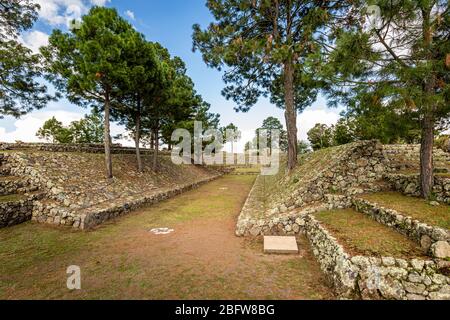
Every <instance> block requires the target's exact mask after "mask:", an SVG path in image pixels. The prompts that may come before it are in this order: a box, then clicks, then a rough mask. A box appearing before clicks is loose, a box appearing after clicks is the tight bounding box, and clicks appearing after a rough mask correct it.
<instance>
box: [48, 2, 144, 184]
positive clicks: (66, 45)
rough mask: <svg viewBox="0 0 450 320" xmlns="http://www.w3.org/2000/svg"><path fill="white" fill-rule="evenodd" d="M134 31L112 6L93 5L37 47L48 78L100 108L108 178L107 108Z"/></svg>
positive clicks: (119, 92) (122, 76)
mask: <svg viewBox="0 0 450 320" xmlns="http://www.w3.org/2000/svg"><path fill="white" fill-rule="evenodd" d="M135 36H136V31H135V30H134V29H133V27H132V26H131V25H130V24H129V23H128V22H127V21H126V20H124V19H122V18H121V17H120V16H119V15H118V13H117V11H116V10H115V9H110V8H103V7H93V8H92V9H91V10H90V11H89V14H87V15H85V16H83V18H82V23H81V25H80V27H79V28H76V29H73V30H72V31H71V32H67V33H63V32H62V31H60V30H54V31H53V33H52V35H51V36H50V38H49V45H48V46H47V47H46V48H42V49H41V51H42V53H43V55H44V57H45V59H46V63H47V65H46V67H47V69H48V73H49V74H48V76H47V77H48V79H49V80H50V81H52V82H53V83H54V84H55V87H56V88H57V89H58V90H59V91H61V92H65V93H66V95H67V97H68V99H69V101H71V102H73V103H76V104H79V105H87V104H91V103H93V102H94V103H98V104H99V105H101V107H102V108H103V111H104V137H103V140H104V145H105V164H106V177H107V178H112V176H113V172H112V161H111V136H110V112H111V108H114V107H118V106H119V104H118V98H119V97H122V96H123V87H122V86H121V85H122V84H123V83H124V82H126V79H127V75H128V74H129V73H130V71H129V67H128V62H127V60H126V58H125V57H126V52H127V49H128V48H129V42H130V41H131V40H132V39H134V38H135Z"/></svg>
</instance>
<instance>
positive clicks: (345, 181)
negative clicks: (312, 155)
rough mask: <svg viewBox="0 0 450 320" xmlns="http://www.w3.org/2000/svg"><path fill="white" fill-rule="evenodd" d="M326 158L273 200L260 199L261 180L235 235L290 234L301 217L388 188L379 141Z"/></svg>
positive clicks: (339, 150)
mask: <svg viewBox="0 0 450 320" xmlns="http://www.w3.org/2000/svg"><path fill="white" fill-rule="evenodd" d="M327 156H328V157H329V159H325V160H327V163H326V164H324V165H323V166H322V167H316V168H314V170H317V171H316V172H314V173H313V174H311V177H305V179H304V180H301V181H300V182H298V183H297V184H293V183H286V185H282V186H281V187H279V189H280V190H279V191H278V193H277V194H276V195H275V196H272V199H261V196H260V195H259V194H260V191H259V190H258V188H259V189H261V188H264V186H262V183H263V182H262V181H261V179H263V178H262V176H258V178H257V179H256V181H255V184H254V186H253V188H252V190H251V192H250V194H249V196H248V198H247V201H246V203H245V204H244V207H243V208H242V210H241V213H240V215H239V217H238V222H237V225H236V235H238V236H242V235H248V234H251V235H258V234H264V235H268V234H284V233H286V234H289V232H291V230H297V226H296V223H295V220H296V219H297V217H298V215H299V214H301V213H305V212H315V211H317V210H319V209H321V208H323V206H325V207H334V208H341V207H348V206H349V205H351V203H350V200H349V198H348V196H349V195H353V194H358V193H362V192H367V191H378V190H381V189H383V188H385V187H386V186H385V185H383V183H382V182H381V180H382V178H383V173H384V171H385V169H386V166H385V160H384V156H383V153H382V145H381V144H379V143H378V142H377V141H359V142H355V143H350V144H347V145H344V146H339V147H335V148H330V150H329V153H328V155H327ZM295 174H296V173H293V174H292V175H295ZM280 221H281V222H280ZM282 225H283V226H284V227H282Z"/></svg>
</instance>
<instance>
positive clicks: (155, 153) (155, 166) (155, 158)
mask: <svg viewBox="0 0 450 320" xmlns="http://www.w3.org/2000/svg"><path fill="white" fill-rule="evenodd" d="M158 131H159V130H158V129H155V131H154V132H153V138H154V145H155V148H154V149H153V171H157V170H158V149H159V139H158Z"/></svg>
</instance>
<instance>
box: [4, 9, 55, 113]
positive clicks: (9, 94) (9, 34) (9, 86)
mask: <svg viewBox="0 0 450 320" xmlns="http://www.w3.org/2000/svg"><path fill="white" fill-rule="evenodd" d="M38 10H39V5H37V4H35V3H33V2H32V1H30V0H23V1H16V0H2V1H1V2H0V118H2V117H3V116H5V115H10V116H14V117H20V116H22V115H24V114H26V113H28V112H30V111H32V110H33V109H41V108H43V107H45V106H46V104H47V102H48V101H49V100H51V99H53V97H52V96H51V95H49V94H48V93H47V87H46V86H45V85H43V84H41V83H40V82H39V81H38V80H37V78H39V77H41V76H42V71H43V70H42V68H41V67H40V60H41V57H40V55H38V54H33V53H32V51H31V50H30V49H28V48H26V47H25V46H23V45H22V44H21V43H19V42H18V41H17V38H18V37H19V35H20V32H22V31H24V30H27V29H29V28H31V27H32V26H33V23H34V21H35V20H36V19H37V16H38Z"/></svg>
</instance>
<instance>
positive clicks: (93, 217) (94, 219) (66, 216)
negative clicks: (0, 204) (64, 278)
mask: <svg viewBox="0 0 450 320" xmlns="http://www.w3.org/2000/svg"><path fill="white" fill-rule="evenodd" d="M220 176H221V174H217V175H215V176H213V177H209V178H206V179H203V180H201V181H198V182H195V183H191V184H186V185H183V186H180V187H176V188H172V189H167V190H163V191H158V192H153V193H150V192H149V193H143V194H139V195H134V196H129V197H126V198H124V199H116V200H115V201H113V202H107V203H103V204H101V205H99V206H96V207H90V208H87V209H85V210H82V211H79V212H73V211H70V210H67V209H65V208H53V209H50V210H48V208H46V207H45V205H43V203H42V202H39V201H38V202H37V203H36V205H35V207H34V210H33V217H32V220H33V221H36V222H39V223H48V224H54V225H65V226H72V227H73V228H74V229H80V230H86V229H91V228H93V227H95V226H97V225H99V224H101V223H103V222H105V221H107V220H110V219H114V218H117V217H119V216H121V215H124V214H126V213H128V212H130V211H132V210H135V209H137V208H139V207H141V206H143V205H150V204H155V203H158V202H160V201H163V200H165V199H168V198H171V197H174V196H176V195H178V194H181V193H183V192H185V191H188V190H191V189H194V188H196V187H198V186H200V185H202V184H203V183H206V182H209V181H212V180H214V179H216V178H218V177H220Z"/></svg>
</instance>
